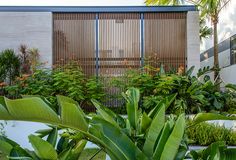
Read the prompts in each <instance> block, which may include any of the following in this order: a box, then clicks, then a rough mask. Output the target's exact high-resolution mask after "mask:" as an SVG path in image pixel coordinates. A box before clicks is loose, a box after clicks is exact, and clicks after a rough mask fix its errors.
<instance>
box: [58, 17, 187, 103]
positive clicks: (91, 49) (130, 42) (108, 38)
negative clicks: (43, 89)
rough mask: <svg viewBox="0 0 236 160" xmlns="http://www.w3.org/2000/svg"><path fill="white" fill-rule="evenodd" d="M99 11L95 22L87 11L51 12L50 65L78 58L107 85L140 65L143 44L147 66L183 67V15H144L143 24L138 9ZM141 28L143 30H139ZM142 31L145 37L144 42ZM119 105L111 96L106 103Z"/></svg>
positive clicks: (111, 91)
mask: <svg viewBox="0 0 236 160" xmlns="http://www.w3.org/2000/svg"><path fill="white" fill-rule="evenodd" d="M97 15H98V21H96V14H90V13H54V14H53V25H54V32H53V38H54V39H53V51H54V54H53V63H54V64H59V65H63V64H65V63H67V62H69V61H70V60H77V61H79V64H80V65H81V67H82V69H83V71H84V73H85V74H86V75H88V76H91V75H92V76H95V75H96V72H98V75H99V76H101V77H103V82H104V84H105V85H106V86H109V84H110V80H111V78H112V77H119V76H121V75H123V74H124V73H125V71H127V70H128V69H131V68H133V69H135V68H136V69H138V68H140V67H141V58H142V57H141V46H144V56H145V58H146V59H150V60H151V61H148V63H149V64H150V65H152V66H154V67H160V64H163V65H164V67H165V69H166V70H170V69H171V68H174V69H177V68H178V67H180V66H183V68H185V61H186V55H185V54H186V51H185V50H186V13H144V14H143V15H144V21H143V22H144V24H143V26H142V27H141V24H142V23H141V13H97ZM96 22H97V27H98V28H96ZM141 28H144V30H142V31H141ZM96 31H98V33H97V32H96ZM96 33H97V34H96ZM141 33H144V34H141ZM96 35H98V37H97V38H98V39H97V40H98V41H97V43H98V50H96ZM141 35H144V37H143V39H144V42H143V45H141ZM96 51H98V57H96ZM96 58H97V60H98V61H97V63H98V66H97V67H98V68H97V69H98V70H96ZM106 88H107V89H106V91H107V94H108V95H112V96H116V95H120V90H119V89H117V88H114V87H106ZM108 99H109V98H108ZM121 103H122V101H120V100H117V99H113V100H110V99H109V101H107V103H106V105H107V106H120V105H121Z"/></svg>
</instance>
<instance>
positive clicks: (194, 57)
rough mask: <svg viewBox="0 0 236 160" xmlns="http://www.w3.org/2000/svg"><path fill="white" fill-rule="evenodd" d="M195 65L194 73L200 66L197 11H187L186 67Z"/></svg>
mask: <svg viewBox="0 0 236 160" xmlns="http://www.w3.org/2000/svg"><path fill="white" fill-rule="evenodd" d="M192 66H195V70H194V72H193V74H194V75H195V74H196V73H197V71H198V69H199V68H200V39H199V12H198V11H191V12H188V13H187V68H188V69H189V68H190V67H192Z"/></svg>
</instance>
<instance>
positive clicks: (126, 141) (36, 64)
mask: <svg viewBox="0 0 236 160" xmlns="http://www.w3.org/2000/svg"><path fill="white" fill-rule="evenodd" d="M182 2H183V1H173V0H169V1H168V0H163V1H162V0H160V1H147V2H146V3H147V4H158V5H167V4H171V5H181V4H184V3H182ZM228 2H229V1H224V0H222V1H221V0H218V1H213V0H212V1H211V0H202V1H196V2H195V1H188V3H194V4H197V5H198V6H199V10H200V11H201V14H202V17H203V18H202V19H201V20H200V23H201V24H202V25H203V27H202V30H201V33H200V36H201V37H207V36H209V34H211V29H209V28H207V27H206V26H204V23H205V22H204V21H203V20H204V17H209V18H210V20H211V21H212V24H213V25H214V27H213V32H214V37H215V38H214V42H215V43H214V44H215V66H214V67H213V68H209V67H206V68H203V69H200V70H199V71H198V73H197V75H193V74H192V72H193V70H194V67H191V68H190V69H189V70H186V69H185V68H184V67H183V66H179V68H178V69H172V70H165V69H164V66H163V65H162V64H159V67H157V68H156V67H153V66H152V65H150V64H151V63H150V61H151V60H150V59H152V58H150V59H147V60H146V63H145V65H144V67H142V68H139V69H129V70H127V71H126V72H125V74H123V75H122V76H119V77H113V78H110V79H109V80H110V82H109V85H107V83H106V84H105V83H104V79H106V78H107V77H102V76H101V77H88V76H86V75H85V74H84V72H83V70H82V68H81V66H80V64H79V61H76V60H73V61H71V62H69V63H68V64H66V65H63V66H61V65H59V66H56V65H55V66H53V69H48V68H46V67H45V65H46V62H45V63H42V62H40V61H39V57H40V54H39V50H38V49H36V48H27V46H26V45H21V46H20V47H19V54H16V53H15V51H14V50H11V49H6V50H4V51H2V52H1V53H0V66H1V67H0V94H1V97H0V120H5V121H8V120H16V121H29V122H39V123H45V124H47V125H48V128H46V129H44V130H38V131H36V132H35V133H34V134H31V135H29V136H28V139H29V142H30V143H31V145H32V148H33V150H29V149H25V148H23V147H22V146H20V145H19V144H17V143H16V142H14V141H13V140H11V139H9V138H8V137H7V136H6V135H4V134H3V132H1V135H0V159H3V160H5V159H12V160H13V159H24V160H31V159H32V160H43V159H50V160H56V159H59V160H77V159H105V157H106V155H108V156H109V157H110V158H111V159H112V160H123V159H124V160H135V159H137V160H145V159H148V160H159V159H160V160H181V159H193V160H213V159H214V160H234V159H236V149H235V147H232V146H236V131H235V130H234V129H233V128H227V127H225V126H220V125H218V124H214V123H209V122H208V121H213V120H227V121H235V120H236V116H234V114H235V113H236V85H235V84H226V85H225V86H224V90H222V89H220V85H221V81H220V77H219V71H220V69H219V65H218V55H217V53H218V51H217V45H216V44H217V43H218V42H217V23H218V16H219V13H220V11H221V10H222V9H223V8H224V7H226V6H227V4H228ZM212 71H214V72H215V81H211V80H210V77H209V76H208V75H207V73H209V72H212ZM111 88H113V89H114V88H115V89H116V90H118V91H119V94H118V95H111V94H110V93H107V90H108V89H111ZM112 100H116V101H119V103H118V104H119V106H112V105H107V103H106V102H107V101H112ZM109 104H110V103H109ZM1 126H3V129H2V130H4V124H1ZM0 131H1V130H0ZM87 143H93V144H95V145H96V146H97V148H95V149H90V150H89V149H86V144H87ZM194 145H197V146H204V147H202V148H201V149H196V150H195V149H192V148H191V146H194ZM88 150H89V151H88Z"/></svg>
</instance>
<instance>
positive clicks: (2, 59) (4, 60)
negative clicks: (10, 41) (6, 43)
mask: <svg viewBox="0 0 236 160" xmlns="http://www.w3.org/2000/svg"><path fill="white" fill-rule="evenodd" d="M19 68H20V59H19V57H18V56H17V55H16V54H15V52H14V50H12V49H6V50H4V51H2V52H1V53H0V81H1V82H2V81H5V80H6V81H7V82H9V84H11V83H12V82H13V81H14V80H15V78H16V76H18V75H19V73H20V69H19Z"/></svg>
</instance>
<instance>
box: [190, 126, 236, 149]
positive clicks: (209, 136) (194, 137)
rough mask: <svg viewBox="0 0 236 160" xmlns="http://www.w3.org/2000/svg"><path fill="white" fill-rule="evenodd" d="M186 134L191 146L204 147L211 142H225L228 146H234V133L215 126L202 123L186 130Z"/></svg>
mask: <svg viewBox="0 0 236 160" xmlns="http://www.w3.org/2000/svg"><path fill="white" fill-rule="evenodd" d="M189 123H190V124H191V123H192V122H189ZM186 134H187V135H188V138H189V140H190V141H191V142H192V144H193V145H203V146H206V145H209V144H211V143H213V142H217V141H225V142H226V144H228V145H232V146H236V131H234V130H233V129H228V128H226V127H225V126H220V125H217V124H210V123H206V122H203V123H200V124H198V125H196V126H193V127H190V128H188V129H187V130H186Z"/></svg>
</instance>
